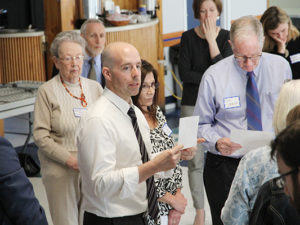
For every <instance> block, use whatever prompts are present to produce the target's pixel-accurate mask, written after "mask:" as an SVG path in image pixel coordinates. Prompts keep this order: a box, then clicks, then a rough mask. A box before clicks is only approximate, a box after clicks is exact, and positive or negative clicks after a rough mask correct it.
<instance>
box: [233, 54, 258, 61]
mask: <svg viewBox="0 0 300 225" xmlns="http://www.w3.org/2000/svg"><path fill="white" fill-rule="evenodd" d="M260 57H261V54H259V55H255V56H251V57H248V56H234V58H235V59H236V61H238V62H239V63H245V62H247V61H248V60H250V61H251V62H253V63H257V62H258V60H259V59H260Z"/></svg>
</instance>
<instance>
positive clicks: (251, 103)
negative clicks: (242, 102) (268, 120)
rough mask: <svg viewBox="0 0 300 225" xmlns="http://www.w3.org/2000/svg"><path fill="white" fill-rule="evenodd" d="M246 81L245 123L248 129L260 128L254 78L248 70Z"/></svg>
mask: <svg viewBox="0 0 300 225" xmlns="http://www.w3.org/2000/svg"><path fill="white" fill-rule="evenodd" d="M247 76H248V82H247V89H246V102H247V109H246V114H247V123H248V130H262V125H261V110H260V101H259V94H258V89H257V86H256V82H255V79H254V73H253V72H248V73H247Z"/></svg>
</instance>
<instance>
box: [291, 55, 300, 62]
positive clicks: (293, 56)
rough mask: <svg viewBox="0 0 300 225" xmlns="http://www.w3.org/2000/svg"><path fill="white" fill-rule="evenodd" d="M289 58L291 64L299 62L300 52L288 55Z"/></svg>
mask: <svg viewBox="0 0 300 225" xmlns="http://www.w3.org/2000/svg"><path fill="white" fill-rule="evenodd" d="M290 59H291V62H292V64H294V63H298V62H300V53H297V54H295V55H290Z"/></svg>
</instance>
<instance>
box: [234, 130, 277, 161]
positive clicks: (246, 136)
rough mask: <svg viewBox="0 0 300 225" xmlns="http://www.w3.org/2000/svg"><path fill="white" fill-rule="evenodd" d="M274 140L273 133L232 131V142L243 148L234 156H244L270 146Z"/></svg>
mask: <svg viewBox="0 0 300 225" xmlns="http://www.w3.org/2000/svg"><path fill="white" fill-rule="evenodd" d="M273 138H274V134H273V133H272V132H267V131H255V130H231V134H230V139H231V141H233V142H235V143H238V144H240V145H241V146H242V148H240V149H238V150H236V151H235V152H234V153H233V154H231V155H232V156H242V155H245V154H246V153H247V152H249V151H251V150H254V149H257V148H259V147H263V146H265V145H269V144H270V142H271V140H272V139H273Z"/></svg>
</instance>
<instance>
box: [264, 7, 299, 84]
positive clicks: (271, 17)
mask: <svg viewBox="0 0 300 225" xmlns="http://www.w3.org/2000/svg"><path fill="white" fill-rule="evenodd" d="M260 21H261V23H262V25H263V28H264V33H265V42H264V47H263V51H264V52H270V53H273V54H277V55H281V56H282V57H284V58H286V60H287V61H288V62H289V63H290V65H291V68H292V72H293V79H299V78H300V36H299V31H298V30H297V28H296V27H295V26H294V25H293V23H292V21H291V19H290V17H289V16H288V15H287V13H286V12H285V11H283V10H282V9H280V8H278V7H276V6H272V7H270V8H268V9H267V10H266V11H265V12H264V14H263V15H262V17H261V19H260Z"/></svg>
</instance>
